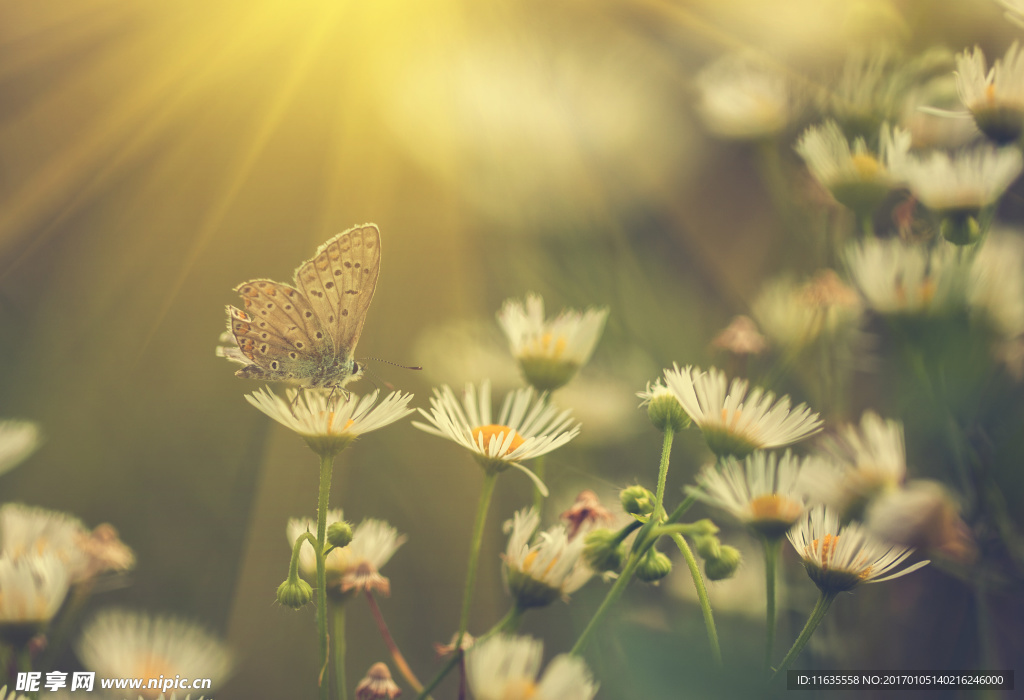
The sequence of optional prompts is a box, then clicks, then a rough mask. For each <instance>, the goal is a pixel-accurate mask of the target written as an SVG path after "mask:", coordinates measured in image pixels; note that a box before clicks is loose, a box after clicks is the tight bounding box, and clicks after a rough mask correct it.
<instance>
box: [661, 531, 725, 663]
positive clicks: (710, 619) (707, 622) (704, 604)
mask: <svg viewBox="0 0 1024 700" xmlns="http://www.w3.org/2000/svg"><path fill="white" fill-rule="evenodd" d="M672 541H673V542H675V543H676V546H677V547H679V551H680V552H681V553H682V555H683V559H685V560H686V566H687V567H689V569H690V576H692V577H693V586H694V588H696V589H697V600H698V601H700V611H701V613H702V614H703V615H704V628H705V629H706V630H707V633H708V644H709V645H710V646H711V654H712V656H714V657H715V663H717V664H718V665H719V666H721V665H722V650H721V649H720V648H719V646H718V630H717V629H715V618H714V616H712V614H711V601H710V600H709V599H708V589H707V587H706V586H705V585H704V577H703V576H701V575H700V567H699V566H698V565H697V559H696V557H694V556H693V552H692V551H691V550H690V545H689V544H687V542H686V540H685V539H684V538H683V536H682V535H679V534H674V535H672Z"/></svg>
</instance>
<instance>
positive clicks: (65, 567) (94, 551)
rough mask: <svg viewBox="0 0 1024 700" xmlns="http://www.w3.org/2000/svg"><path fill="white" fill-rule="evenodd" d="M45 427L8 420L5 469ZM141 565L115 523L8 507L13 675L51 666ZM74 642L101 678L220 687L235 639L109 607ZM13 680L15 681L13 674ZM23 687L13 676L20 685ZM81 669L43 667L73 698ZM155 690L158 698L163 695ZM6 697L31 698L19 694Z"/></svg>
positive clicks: (1, 585) (4, 560)
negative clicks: (103, 591)
mask: <svg viewBox="0 0 1024 700" xmlns="http://www.w3.org/2000/svg"><path fill="white" fill-rule="evenodd" d="M39 441H40V434H39V429H38V427H37V426H36V425H35V424H33V423H29V422H26V421H3V422H0V472H5V471H7V470H8V469H11V468H13V467H14V466H16V465H17V464H18V463H19V462H20V461H22V460H23V459H25V458H26V457H28V456H29V455H30V454H31V453H32V452H33V451H34V450H35V449H36V447H37V446H38V445H39ZM134 566H135V555H134V553H133V552H132V550H131V549H130V548H129V547H128V546H127V545H126V544H124V542H122V541H121V539H120V537H119V536H118V533H117V531H116V530H115V529H114V527H113V526H111V525H109V524H107V523H104V524H101V525H98V526H96V527H95V528H93V529H91V530H90V529H89V528H87V527H86V526H85V525H84V524H83V523H82V521H81V520H79V519H78V518H76V517H74V516H72V515H68V514H66V513H62V512H58V511H52V510H47V509H44V508H38V507H34V506H27V505H22V504H17V503H7V504H4V505H2V506H0V630H2V635H0V637H2V640H3V654H2V656H3V658H4V659H5V663H6V664H7V665H6V667H5V668H4V669H3V675H4V676H5V677H6V676H7V673H8V671H9V670H10V669H11V668H14V665H13V663H10V662H12V661H13V660H14V659H18V660H19V661H18V667H19V669H20V670H23V671H24V670H34V669H36V668H43V669H45V670H47V671H48V669H47V668H46V667H47V665H48V664H50V663H52V660H53V659H54V658H55V657H56V655H57V654H58V653H59V652H60V651H61V648H62V645H63V644H64V643H66V642H67V641H68V640H67V639H66V635H67V634H68V632H69V631H70V630H71V629H73V627H74V626H75V625H76V624H78V623H79V622H80V620H79V617H80V616H81V615H82V613H83V609H84V603H85V602H86V601H87V599H88V598H89V595H90V594H91V593H92V592H93V591H94V590H95V589H96V588H97V585H100V587H109V586H110V585H116V584H117V582H118V580H119V579H120V578H123V576H124V574H125V573H127V572H129V571H131V570H132V569H133V568H134ZM74 649H75V653H76V656H77V657H78V660H79V661H80V662H81V664H82V667H83V668H85V669H86V670H87V671H91V672H93V673H94V674H95V676H94V677H93V683H94V687H93V688H84V689H83V690H87V691H88V690H97V691H98V690H99V684H98V682H97V681H96V680H95V679H96V678H129V677H130V678H144V679H149V678H157V677H159V676H163V677H165V678H174V677H175V676H176V675H180V676H182V677H188V678H205V679H209V680H210V681H211V687H213V688H215V687H217V684H219V683H220V682H221V681H222V680H223V679H225V678H226V677H227V675H228V673H229V671H230V667H231V661H230V655H229V653H228V651H227V650H226V648H225V646H224V645H223V644H222V643H221V642H220V641H219V640H217V639H216V638H214V637H213V636H211V635H210V634H209V633H207V632H206V631H204V630H203V629H202V627H201V626H199V625H197V624H194V623H192V622H188V621H185V620H181V619H178V618H175V617H170V616H152V615H149V614H146V613H140V612H130V611H126V610H118V609H108V610H103V611H100V612H99V613H96V614H92V615H90V616H88V618H87V619H86V621H85V623H84V624H83V625H82V629H81V633H80V635H79V636H78V639H77V641H76V642H75V644H74ZM7 680H10V681H13V678H10V677H7ZM11 686H12V687H13V683H11ZM70 686H71V674H68V673H57V674H52V673H48V672H45V673H41V675H40V678H39V681H38V688H37V689H36V690H41V691H43V692H45V693H46V697H61V696H62V695H67V696H68V697H71V696H70V695H68V693H69V691H70V689H71V688H70ZM153 697H155V696H153ZM0 698H2V699H3V700H24V699H25V698H27V696H25V695H22V694H20V693H18V692H16V691H13V690H12V691H11V693H10V694H9V695H8V693H7V688H6V687H4V688H3V689H0Z"/></svg>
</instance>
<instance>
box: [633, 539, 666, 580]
mask: <svg viewBox="0 0 1024 700" xmlns="http://www.w3.org/2000/svg"><path fill="white" fill-rule="evenodd" d="M671 571H672V561H671V560H670V559H669V558H668V556H667V555H665V554H662V553H661V552H659V551H658V550H656V549H655V548H654V547H651V548H650V549H648V550H647V554H645V555H644V558H643V560H641V562H640V565H639V566H638V567H637V568H636V577H637V578H638V579H640V580H641V581H646V582H647V583H654V582H655V581H660V580H661V579H663V578H665V577H666V576H668V575H669V573H670V572H671Z"/></svg>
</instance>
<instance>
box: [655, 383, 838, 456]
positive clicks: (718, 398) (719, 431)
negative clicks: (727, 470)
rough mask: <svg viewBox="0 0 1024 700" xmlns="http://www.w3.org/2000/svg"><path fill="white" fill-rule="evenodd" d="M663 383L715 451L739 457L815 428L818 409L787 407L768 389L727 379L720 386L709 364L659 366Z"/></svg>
mask: <svg viewBox="0 0 1024 700" xmlns="http://www.w3.org/2000/svg"><path fill="white" fill-rule="evenodd" d="M665 383H666V384H667V385H668V388H669V390H671V391H672V393H673V394H674V395H675V397H676V399H677V400H678V401H679V403H680V404H681V405H682V407H683V410H685V411H686V413H687V414H688V415H689V416H690V418H691V419H692V420H693V422H694V423H695V424H696V425H697V427H699V428H700V430H701V433H703V434H704V440H705V442H707V445H708V448H709V449H710V450H711V451H712V452H714V453H715V454H716V455H717V456H719V457H726V456H729V455H732V456H734V457H739V458H742V457H745V456H747V455H748V454H750V453H751V452H753V451H754V450H758V449H768V448H772V447H781V446H783V445H788V444H790V443H793V442H797V441H799V440H803V439H804V438H806V437H808V436H810V435H813V434H814V433H816V432H818V431H819V430H821V425H822V423H821V420H820V419H819V418H818V414H817V413H814V412H812V411H811V409H810V408H808V407H807V406H806V405H805V404H800V405H799V406H797V407H796V408H794V409H790V399H789V397H788V396H783V397H782V398H781V399H779V400H778V401H776V400H775V395H774V394H773V393H772V392H770V391H769V392H765V391H764V390H763V389H760V388H755V389H754V390H753V391H751V392H750V393H749V395H748V394H747V387H748V384H747V381H746V380H742V379H733V380H732V383H731V384H729V385H728V390H726V377H725V373H724V372H722V371H720V370H718V369H715V368H714V367H712V368H711V369H710V370H709V371H707V372H703V371H701V369H700V368H699V367H692V366H690V365H687V366H686V367H683V368H682V369H680V368H679V366H678V365H673V368H672V369H667V370H665Z"/></svg>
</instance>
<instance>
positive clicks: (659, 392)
mask: <svg viewBox="0 0 1024 700" xmlns="http://www.w3.org/2000/svg"><path fill="white" fill-rule="evenodd" d="M637 396H639V397H640V398H642V399H643V402H642V403H641V404H640V406H641V407H643V406H647V417H648V418H650V419H651V423H653V424H654V427H655V428H657V429H658V430H660V431H661V432H663V433H664V432H665V431H666V430H668V429H669V428H671V429H672V432H674V433H678V432H680V431H682V430H685V429H686V428H688V427H690V423H691V422H692V421H691V420H690V416H689V415H687V413H686V411H684V410H683V407H682V405H681V404H680V403H679V399H677V398H676V397H675V395H673V393H672V392H671V391H669V390H668V387H667V386H665V383H664V382H663V381H662V380H660V379H659V380H658V381H657V382H655V383H654V384H651V383H648V384H647V390H646V391H641V392H639V393H638V394H637Z"/></svg>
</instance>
